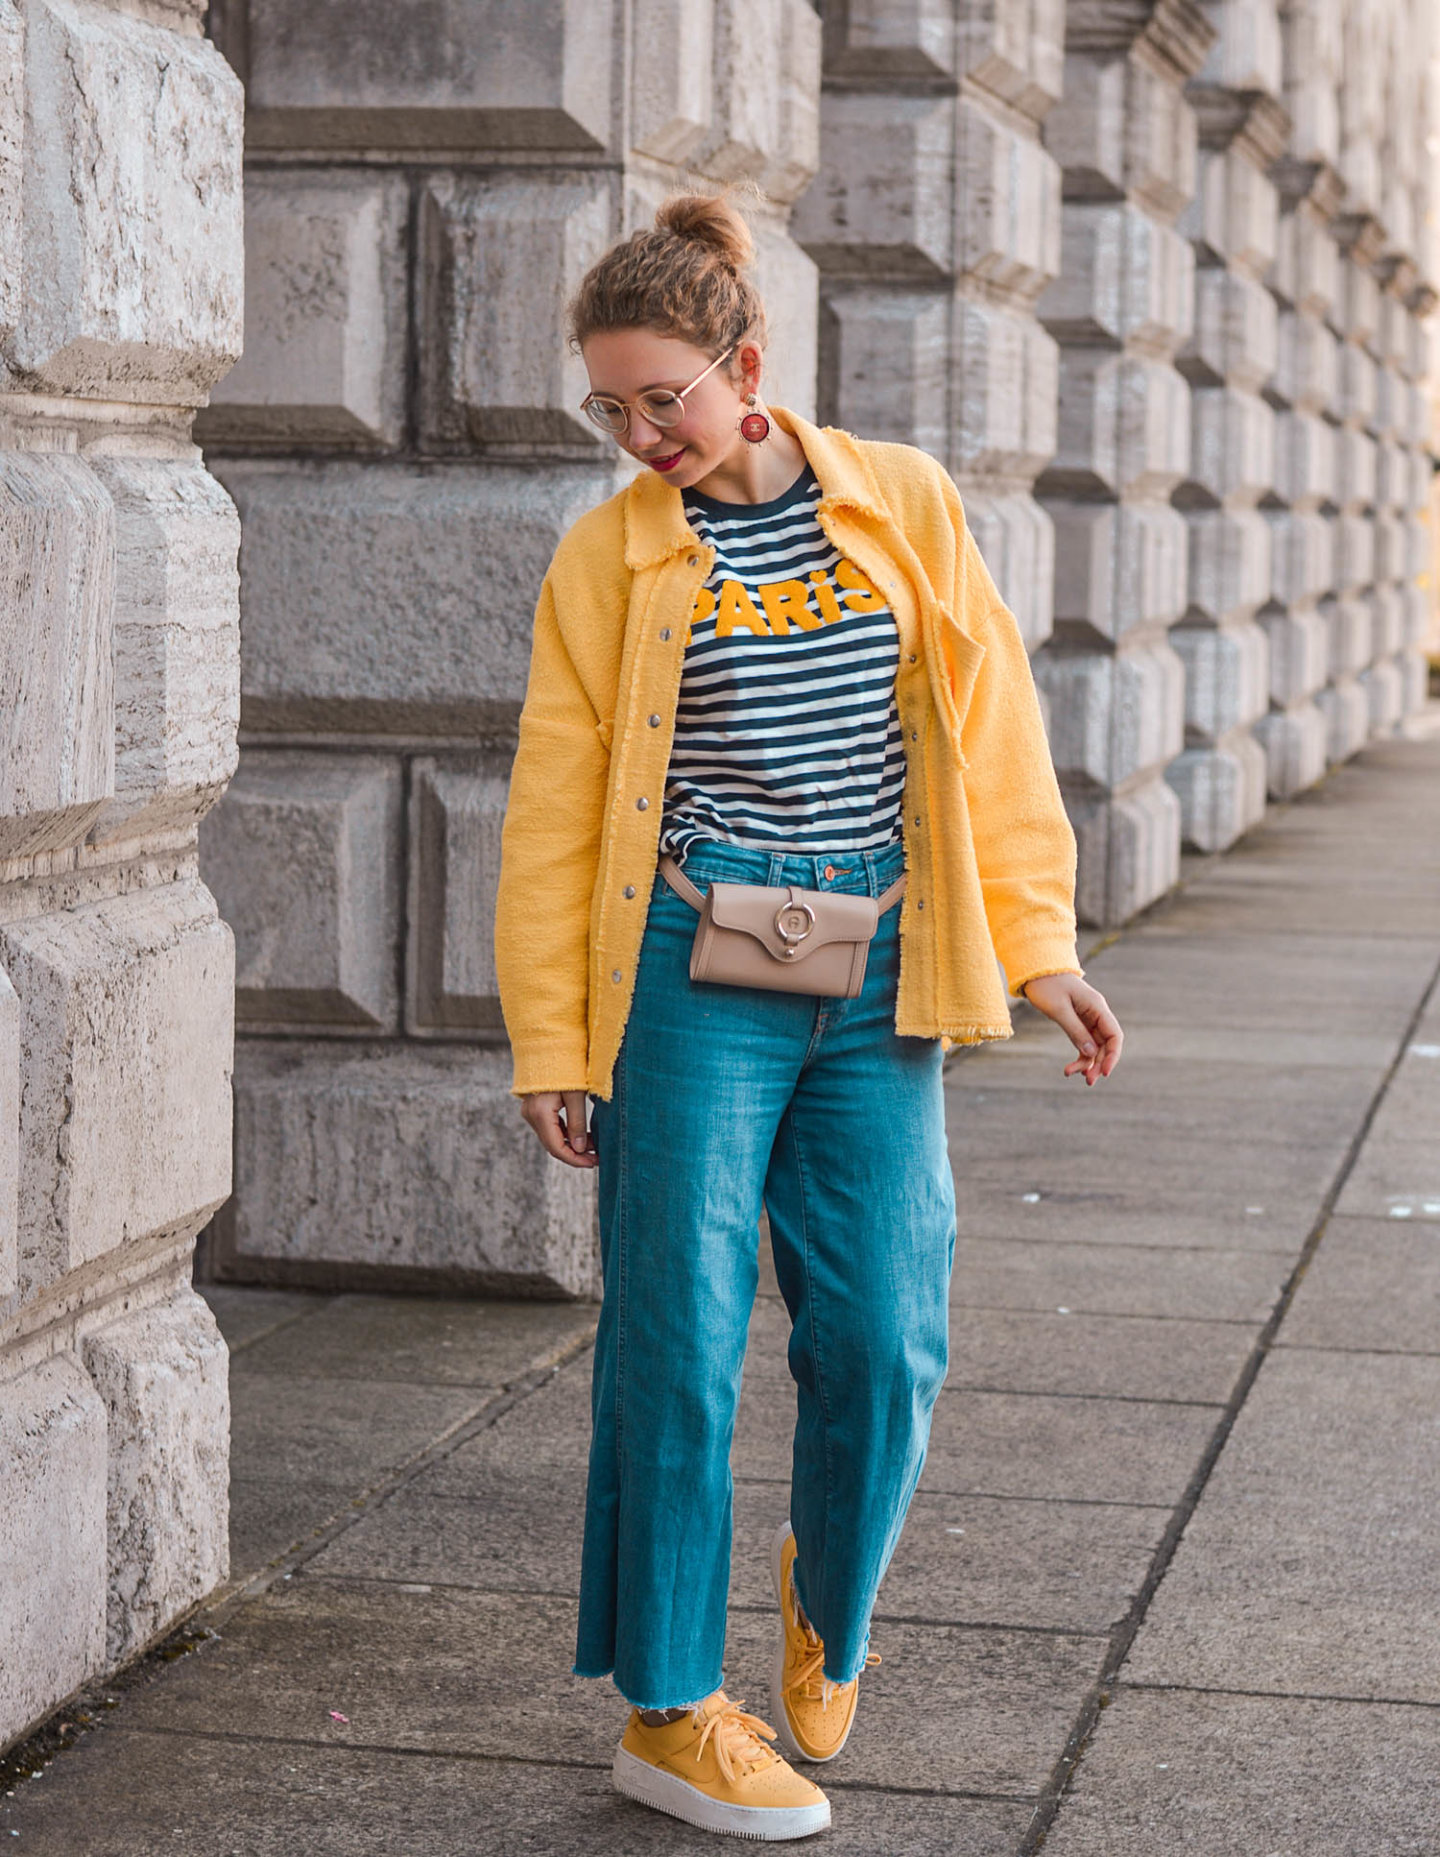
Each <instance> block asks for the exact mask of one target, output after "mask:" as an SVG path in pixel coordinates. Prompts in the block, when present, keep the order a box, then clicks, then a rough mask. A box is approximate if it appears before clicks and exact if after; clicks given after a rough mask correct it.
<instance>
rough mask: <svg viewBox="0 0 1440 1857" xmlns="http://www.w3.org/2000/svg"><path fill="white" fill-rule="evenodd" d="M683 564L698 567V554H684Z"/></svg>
mask: <svg viewBox="0 0 1440 1857" xmlns="http://www.w3.org/2000/svg"><path fill="white" fill-rule="evenodd" d="M685 565H686V567H699V565H700V557H699V555H686V557H685Z"/></svg>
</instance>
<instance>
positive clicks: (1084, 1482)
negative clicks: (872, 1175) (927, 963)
mask: <svg viewBox="0 0 1440 1857" xmlns="http://www.w3.org/2000/svg"><path fill="white" fill-rule="evenodd" d="M1437 964H1440V740H1437V739H1435V738H1433V737H1432V738H1431V739H1429V740H1426V741H1421V742H1396V743H1388V744H1384V745H1381V746H1377V747H1375V748H1373V749H1371V750H1369V751H1367V752H1366V753H1365V754H1364V755H1362V756H1361V757H1360V758H1359V759H1357V760H1356V761H1354V762H1352V763H1351V764H1349V765H1348V766H1346V767H1344V768H1343V769H1341V770H1339V771H1338V772H1337V773H1335V774H1334V775H1333V776H1332V777H1331V778H1330V779H1329V780H1327V781H1326V782H1325V783H1324V784H1323V786H1322V787H1321V788H1320V789H1318V790H1317V791H1316V792H1314V793H1312V794H1309V795H1307V796H1306V797H1304V798H1303V799H1301V800H1299V801H1297V802H1296V803H1294V804H1293V805H1291V806H1290V807H1288V808H1286V809H1284V810H1282V811H1279V812H1277V813H1275V814H1274V815H1273V816H1272V817H1271V818H1269V819H1267V821H1266V822H1265V823H1264V825H1263V826H1262V827H1261V828H1260V829H1258V830H1257V831H1256V832H1255V833H1254V834H1252V835H1251V837H1250V838H1249V839H1247V840H1246V842H1245V843H1244V844H1243V845H1242V846H1241V847H1240V848H1239V849H1237V850H1236V851H1234V852H1232V853H1231V854H1229V855H1228V856H1226V857H1224V858H1220V859H1215V860H1209V861H1203V862H1199V863H1197V864H1196V865H1194V866H1193V867H1192V869H1191V871H1190V874H1189V878H1188V881H1187V883H1186V885H1185V887H1184V888H1183V889H1182V891H1181V892H1180V893H1179V894H1178V895H1176V896H1175V897H1174V898H1172V899H1171V900H1170V901H1169V902H1168V903H1166V904H1165V905H1163V906H1162V907H1160V908H1159V909H1158V910H1156V911H1154V912H1152V913H1151V914H1150V915H1149V916H1148V917H1146V918H1145V919H1144V920H1143V921H1142V922H1141V923H1139V924H1137V925H1136V926H1135V927H1134V928H1133V929H1131V930H1130V931H1128V932H1126V933H1125V934H1124V935H1122V936H1121V937H1119V938H1118V939H1116V940H1114V941H1112V942H1111V943H1110V944H1109V945H1108V946H1105V947H1104V948H1103V949H1102V950H1101V951H1099V952H1098V953H1096V954H1095V955H1094V957H1093V958H1092V959H1091V961H1090V962H1089V972H1090V975H1091V977H1092V978H1093V979H1094V980H1095V981H1096V983H1097V984H1098V985H1099V986H1101V987H1102V988H1103V989H1104V990H1105V992H1106V993H1107V995H1108V997H1109V998H1110V1000H1111V1003H1112V1004H1113V1005H1114V1006H1115V1008H1116V1010H1117V1011H1118V1013H1119V1014H1120V1016H1121V1019H1122V1021H1123V1023H1124V1024H1125V1026H1126V1029H1127V1033H1128V1042H1127V1048H1126V1055H1125V1061H1124V1063H1123V1065H1122V1066H1121V1069H1120V1071H1119V1072H1118V1073H1117V1074H1116V1076H1115V1077H1114V1078H1112V1079H1111V1080H1110V1081H1109V1083H1108V1084H1105V1085H1102V1086H1100V1087H1098V1088H1096V1089H1095V1090H1093V1091H1089V1092H1087V1091H1085V1089H1084V1087H1083V1086H1082V1085H1080V1084H1078V1083H1075V1082H1071V1083H1069V1084H1067V1083H1065V1081H1064V1080H1063V1079H1062V1077H1061V1075H1060V1071H1061V1067H1062V1065H1063V1063H1064V1061H1065V1051H1064V1050H1063V1049H1062V1041H1061V1039H1060V1036H1059V1034H1058V1033H1056V1032H1054V1030H1053V1029H1052V1028H1051V1027H1049V1026H1048V1025H1047V1024H1045V1023H1044V1022H1043V1021H1040V1020H1039V1019H1038V1017H1037V1016H1036V1015H1034V1014H1032V1013H1030V1012H1029V1011H1028V1010H1027V1011H1026V1012H1025V1014H1024V1015H1023V1022H1022V1023H1021V1025H1020V1026H1019V1035H1018V1036H1017V1037H1016V1038H1015V1040H1014V1041H1013V1042H1012V1043H1010V1044H1008V1045H1004V1046H995V1047H988V1048H986V1049H985V1050H983V1051H981V1052H978V1053H976V1054H974V1055H970V1056H963V1057H961V1058H959V1059H958V1060H957V1061H956V1062H955V1063H954V1064H953V1065H952V1066H951V1069H950V1072H949V1083H948V1093H949V1101H950V1126H951V1139H952V1149H953V1154H954V1161H955V1170H956V1178H957V1183H958V1191H959V1198H960V1246H959V1249H958V1252H957V1260H956V1262H957V1268H956V1278H955V1291H954V1320H953V1357H952V1366H951V1372H950V1379H949V1383H948V1385H947V1388H946V1390H945V1391H944V1392H943V1393H942V1394H941V1397H940V1401H939V1405H938V1408H937V1412H936V1419H935V1426H934V1433H933V1441H932V1447H931V1452H930V1457H929V1461H928V1464H927V1467H926V1471H925V1476H924V1479H923V1481H922V1484H921V1491H920V1494H919V1496H918V1497H917V1499H916V1502H915V1505H914V1508H913V1510H912V1512H911V1518H910V1521H909V1524H908V1527H907V1530H906V1533H905V1536H904V1538H903V1540H902V1542H901V1546H900V1549H899V1552H898V1554H897V1556H896V1559H895V1562H894V1564H893V1566H892V1569H891V1572H890V1575H889V1577H888V1579H887V1581H886V1584H885V1587H884V1590H883V1592H882V1594H881V1600H880V1607H879V1611H878V1613H877V1617H876V1621H875V1626H874V1631H873V1640H872V1641H873V1643H874V1645H875V1647H876V1648H877V1649H879V1650H880V1651H881V1652H882V1654H883V1656H884V1663H883V1665H882V1667H881V1668H880V1669H878V1670H876V1671H874V1672H873V1673H872V1674H871V1675H869V1676H867V1677H866V1679H865V1683H864V1687H863V1691H862V1703H861V1710H862V1713H861V1717H860V1721H859V1724H858V1726H857V1728H856V1731H855V1734H854V1737H853V1738H852V1741H851V1743H850V1746H849V1747H848V1748H847V1750H846V1752H845V1755H844V1756H843V1758H842V1760H841V1761H840V1762H837V1763H836V1766H835V1768H834V1769H827V1770H826V1771H825V1773H824V1775H823V1780H824V1784H825V1786H826V1789H827V1790H828V1791H829V1792H830V1794H831V1797H832V1800H833V1802H834V1809H835V1824H834V1828H833V1829H832V1831H831V1832H830V1833H828V1834H826V1835H825V1836H824V1837H823V1838H822V1839H820V1840H817V1841H816V1842H815V1844H814V1845H813V1847H812V1848H814V1849H815V1850H816V1851H820V1850H822V1849H823V1850H825V1851H827V1852H833V1853H835V1854H836V1857H841V1853H854V1854H856V1857H860V1854H861V1853H863V1854H864V1857H889V1854H891V1853H894V1854H895V1857H940V1854H941V1853H945V1854H946V1857H1012V1854H1013V1857H1024V1854H1026V1853H1030V1852H1032V1851H1035V1850H1038V1849H1039V1848H1040V1845H1041V1842H1042V1841H1043V1844H1044V1849H1045V1852H1046V1857H1173V1853H1175V1852H1176V1851H1177V1850H1184V1851H1185V1852H1187V1853H1194V1854H1195V1857H1342V1854H1343V1857H1352V1854H1353V1857H1379V1854H1381V1853H1383V1854H1384V1857H1392V1854H1394V1857H1401V1854H1407V1857H1408V1854H1410V1853H1414V1854H1415V1857H1421V1854H1422V1853H1432V1852H1434V1851H1435V1850H1436V1849H1437V1847H1440V1832H1437V1830H1436V1816H1437V1808H1436V1805H1435V1778H1436V1775H1437V1773H1440V1630H1437V1624H1440V1619H1437V1613H1440V1597H1437V1579H1436V1555H1435V1549H1434V1545H1433V1543H1434V1538H1435V1534H1436V1531H1437V1527H1440V1320H1437V1315H1440V1243H1437V1239H1440V1139H1437V1127H1440V1123H1437V1118H1440V1000H1437V999H1436V998H1435V997H1433V996H1432V986H1433V983H1434V980H1435V976H1436V972H1437ZM762 1289H763V1290H764V1292H765V1293H764V1294H763V1295H762V1298H761V1300H760V1302H759V1304H758V1305H757V1309H756V1316H755V1325H754V1327H755V1333H754V1344H753V1349H752V1354H751V1359H750V1364H749V1367H748V1369H747V1382H746V1393H745V1398H744V1403H743V1409H742V1416H741V1425H740V1432H739V1437H738V1440H737V1444H736V1453H735V1468H736V1477H737V1484H736V1505H735V1508H736V1557H735V1582H734V1592H733V1604H732V1626H731V1638H730V1646H729V1653H728V1657H727V1681H728V1683H729V1686H730V1689H731V1693H732V1694H736V1693H738V1694H739V1695H742V1696H744V1697H746V1698H748V1700H749V1701H750V1703H751V1705H752V1706H754V1707H756V1708H757V1709H759V1710H760V1711H761V1712H762V1713H763V1712H765V1710H766V1709H767V1708H768V1703H767V1701H766V1697H765V1674H766V1671H767V1668H768V1664H769V1655H770V1643H771V1638H772V1634H773V1631H774V1621H773V1617H772V1608H771V1604H770V1602H769V1599H768V1590H767V1582H766V1578H765V1575H764V1568H763V1565H762V1558H763V1557H762V1543H763V1542H764V1541H765V1540H766V1538H767V1537H768V1534H769V1532H770V1530H771V1528H772V1526H773V1524H774V1521H775V1519H776V1517H777V1516H779V1515H780V1514H782V1513H783V1509H784V1503H785V1483H786V1479H787V1467H788V1440H787V1437H786V1426H785V1424H784V1423H783V1422H781V1421H780V1419H779V1417H778V1416H777V1415H778V1414H780V1413H781V1412H783V1410H784V1408H785V1406H786V1404H787V1401H786V1397H785V1388H786V1384H787V1382H786V1369H785V1364H784V1328H785V1324H784V1317H783V1308H782V1306H781V1304H780V1302H779V1300H778V1298H777V1297H776V1295H775V1294H774V1282H773V1278H767V1279H766V1280H765V1281H764V1282H762ZM209 1294H210V1295H211V1297H212V1300H213V1303H214V1306H215V1308H216V1311H217V1313H218V1315H219V1318H220V1321H221V1324H222V1326H223V1327H224V1329H225V1332H226V1334H227V1336H228V1337H229V1339H230V1342H231V1345H232V1348H233V1350H234V1358H233V1363H232V1379H231V1385H232V1397H233V1403H234V1458H233V1464H234V1486H233V1494H232V1502H233V1518H232V1520H233V1534H232V1539H233V1548H232V1553H233V1574H234V1579H233V1581H232V1585H231V1587H230V1589H228V1591H227V1593H226V1594H225V1595H221V1596H220V1598H219V1599H218V1600H217V1601H214V1602H212V1603H211V1604H210V1606H209V1607H207V1608H206V1609H204V1610H203V1611H202V1612H201V1613H200V1614H199V1615H198V1617H197V1618H196V1619H195V1620H192V1622H191V1624H192V1629H191V1632H190V1634H189V1637H188V1639H187V1640H186V1642H187V1643H194V1644H195V1648H193V1649H191V1650H190V1651H189V1652H188V1654H183V1655H175V1654H173V1652H175V1651H179V1650H180V1649H182V1648H183V1647H182V1646H181V1645H176V1646H174V1647H172V1655H171V1656H170V1657H169V1658H168V1659H167V1658H165V1657H159V1656H152V1657H151V1658H150V1659H148V1660H147V1661H146V1662H145V1663H144V1664H143V1665H142V1666H141V1667H140V1668H139V1669H137V1670H136V1671H134V1672H132V1673H127V1675H126V1676H125V1677H123V1678H122V1679H121V1680H120V1681H119V1682H118V1683H114V1684H111V1685H110V1686H109V1687H108V1688H102V1689H98V1690H96V1691H95V1692H94V1693H93V1695H92V1696H91V1697H90V1698H89V1699H88V1706H87V1707H86V1708H85V1709H84V1710H81V1709H80V1708H79V1707H78V1705H77V1708H76V1709H75V1710H72V1711H70V1712H69V1713H68V1714H67V1715H66V1716H64V1717H63V1718H62V1719H65V1720H67V1721H77V1720H79V1719H80V1718H81V1716H82V1715H84V1716H86V1717H88V1718H89V1720H90V1721H92V1722H93V1723H94V1724H95V1725H94V1726H93V1727H91V1728H89V1729H88V1730H87V1729H85V1727H84V1726H83V1724H82V1727H81V1728H80V1730H79V1731H76V1730H74V1729H67V1730H65V1731H63V1732H62V1731H61V1730H60V1729H59V1728H58V1726H57V1727H56V1728H55V1730H54V1732H53V1734H52V1736H51V1739H52V1740H53V1741H54V1742H55V1743H57V1744H65V1743H71V1742H73V1746H67V1748H66V1751H64V1752H63V1753H61V1754H60V1755H59V1756H58V1757H56V1758H55V1759H54V1760H53V1761H52V1762H51V1763H50V1764H49V1765H47V1766H46V1767H45V1768H44V1769H43V1771H42V1772H41V1774H39V1775H38V1776H37V1777H35V1778H29V1779H18V1780H14V1781H7V1782H6V1784H7V1785H10V1786H11V1787H12V1791H11V1792H10V1793H8V1794H6V1795H4V1796H0V1840H3V1842H0V1852H3V1851H5V1850H7V1849H8V1850H14V1851H16V1852H20V1853H27V1854H31V1857H154V1854H155V1853H164V1852H171V1851H173V1852H176V1853H184V1854H185V1857H298V1854H301V1853H303V1854H304V1857H382V1854H383V1857H469V1854H470V1853H475V1854H476V1857H480V1854H482V1853H483V1854H484V1857H511V1854H512V1853H517V1854H518V1853H544V1854H548V1853H557V1854H562V1853H563V1854H565V1857H569V1854H570V1853H580V1852H583V1853H587V1857H588V1853H592V1852H614V1853H624V1857H631V1854H632V1853H634V1854H640V1853H652V1852H653V1853H675V1854H677V1857H679V1854H681V1853H684V1854H685V1857H689V1854H690V1853H700V1852H715V1851H717V1850H720V1849H725V1848H730V1847H729V1846H727V1845H725V1844H723V1843H722V1842H721V1841H719V1840H716V1839H714V1838H711V1837H707V1836H705V1835H704V1834H702V1833H700V1832H693V1831H691V1830H690V1829H689V1828H688V1827H685V1826H683V1825H680V1824H678V1823H676V1822H675V1821H672V1820H667V1819H662V1818H659V1817H656V1816H654V1815H652V1814H649V1813H646V1812H644V1811H643V1810H642V1809H641V1808H639V1807H635V1806H632V1805H630V1804H629V1803H628V1802H626V1801H623V1800H621V1799H619V1798H618V1797H616V1796H615V1795H614V1794H612V1793H611V1791H610V1790H609V1785H608V1767H609V1761H610V1756H611V1753H612V1751H613V1747H614V1743H615V1740H616V1738H617V1736H618V1733H619V1729H620V1726H621V1724H622V1721H623V1710H622V1708H621V1706H620V1705H619V1703H618V1702H617V1700H616V1698H615V1697H614V1695H613V1693H610V1692H609V1691H608V1690H607V1689H606V1687H604V1686H601V1685H597V1684H582V1683H581V1682H579V1681H578V1680H576V1679H574V1678H572V1677H571V1676H570V1675H569V1674H568V1672H569V1667H570V1657H571V1647H572V1638H573V1625H574V1610H575V1608H574V1600H573V1595H574V1593H575V1590H576V1585H577V1575H578V1558H579V1541H580V1517H581V1503H582V1495H583V1487H582V1485H583V1476H584V1462H585V1450H586V1444H587V1435H588V1403H587V1402H588V1375H589V1340H590V1335H591V1333H592V1331H593V1325H594V1310H593V1309H592V1308H588V1307H583V1306H582V1307H575V1306H557V1305H548V1306H538V1305H522V1304H484V1303H477V1302H468V1301H447V1300H438V1299H436V1300H429V1299H420V1298H413V1299H406V1298H385V1297H376V1296H358V1295H356V1296H319V1295H316V1296H308V1295H296V1294H290V1293H286V1292H272V1291H258V1290H243V1289H220V1290H214V1291H211V1292H209ZM201 1632H208V1633H209V1634H210V1635H208V1636H199V1634H200V1633H201ZM197 1639H198V1642H197ZM107 1698H113V1699H114V1700H113V1702H107ZM341 1717H344V1718H346V1719H343V1720H342V1719H340V1718H341ZM1067 1779H1068V1780H1069V1789H1068V1791H1066V1792H1065V1793H1064V1795H1063V1797H1061V1789H1062V1788H1063V1787H1064V1786H1065V1784H1066V1781H1067ZM17 1834H18V1835H17ZM736 1848H738V1847H736Z"/></svg>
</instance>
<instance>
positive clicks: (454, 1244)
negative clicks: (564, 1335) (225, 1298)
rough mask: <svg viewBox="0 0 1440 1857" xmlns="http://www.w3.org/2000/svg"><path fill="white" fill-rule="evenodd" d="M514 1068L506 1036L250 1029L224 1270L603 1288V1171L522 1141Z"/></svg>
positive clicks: (360, 1280) (279, 1277) (535, 1288)
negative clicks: (433, 1039)
mask: <svg viewBox="0 0 1440 1857" xmlns="http://www.w3.org/2000/svg"><path fill="white" fill-rule="evenodd" d="M510 1080H511V1064H510V1054H509V1052H508V1051H505V1050H503V1049H486V1048H485V1047H483V1046H475V1045H430V1046H425V1047H423V1048H422V1047H418V1046H414V1045H411V1046H403V1045H395V1046H391V1047H389V1048H385V1049H374V1048H369V1049H367V1048H365V1047H363V1046H358V1045H347V1046H344V1047H343V1048H342V1047H337V1046H336V1045H334V1044H323V1043H317V1044H313V1045H309V1046H296V1045H294V1044H293V1043H289V1042H284V1043H277V1044H270V1043H268V1042H267V1041H265V1040H263V1039H246V1040H245V1041H244V1042H243V1043H242V1044H241V1045H240V1047H239V1049H238V1050H237V1052H236V1083H235V1088H236V1197H235V1201H234V1204H233V1206H231V1207H227V1209H226V1212H225V1214H224V1215H223V1224H222V1232H223V1233H224V1237H223V1239H222V1243H221V1245H220V1246H219V1248H218V1266H219V1269H220V1272H221V1274H222V1275H223V1274H225V1273H226V1272H227V1271H234V1270H236V1269H243V1273H244V1275H245V1276H246V1277H247V1278H248V1279H250V1280H252V1281H253V1280H255V1279H256V1278H257V1277H259V1278H269V1279H270V1280H272V1281H276V1282H280V1281H308V1282H312V1283H319V1282H327V1281H330V1282H333V1281H335V1280H336V1278H337V1275H338V1274H339V1273H343V1274H344V1280H345V1281H346V1282H347V1284H349V1285H350V1286H351V1287H359V1286H361V1285H364V1284H367V1283H368V1284H373V1285H381V1284H384V1283H387V1282H393V1281H395V1280H397V1278H398V1277H399V1276H400V1275H402V1274H403V1280H404V1282H405V1283H406V1285H407V1286H408V1287H410V1288H427V1287H428V1288H437V1289H438V1288H449V1289H451V1290H454V1291H467V1290H468V1291H477V1290H481V1291H483V1290H485V1289H487V1288H498V1287H502V1286H503V1287H504V1289H505V1290H506V1291H507V1292H508V1293H510V1294H512V1295H513V1294H515V1293H516V1292H517V1291H524V1290H527V1289H528V1290H530V1291H532V1292H535V1293H539V1294H550V1295H554V1294H556V1293H560V1294H565V1295H577V1294H578V1295H587V1294H591V1293H593V1290H594V1288H595V1281H596V1244H595V1207H594V1192H593V1187H594V1183H593V1181H592V1180H591V1179H590V1178H589V1177H588V1176H587V1175H586V1174H584V1173H582V1172H579V1171H577V1170H575V1169H572V1168H568V1167H563V1168H562V1167H557V1166H556V1165H555V1163H554V1162H553V1161H552V1160H550V1159H549V1157H548V1156H547V1155H546V1154H545V1152H544V1150H543V1149H542V1148H541V1146H540V1144H539V1142H538V1141H520V1140H517V1139H516V1107H515V1099H514V1097H513V1096H511V1095H510V1093H509V1090H510ZM521 1132H523V1131H521ZM357 1154H364V1155H366V1156H367V1157H368V1164H367V1165H366V1166H365V1167H364V1168H363V1169H361V1168H357V1167H356V1165H355V1156H356V1155H357ZM237 1260H239V1261H238V1262H237Z"/></svg>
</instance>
